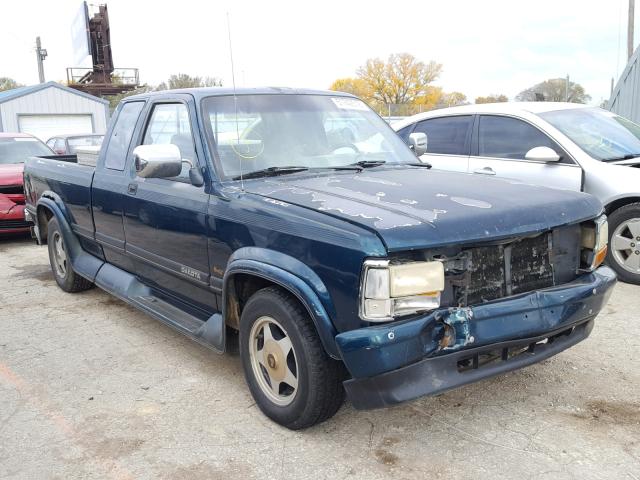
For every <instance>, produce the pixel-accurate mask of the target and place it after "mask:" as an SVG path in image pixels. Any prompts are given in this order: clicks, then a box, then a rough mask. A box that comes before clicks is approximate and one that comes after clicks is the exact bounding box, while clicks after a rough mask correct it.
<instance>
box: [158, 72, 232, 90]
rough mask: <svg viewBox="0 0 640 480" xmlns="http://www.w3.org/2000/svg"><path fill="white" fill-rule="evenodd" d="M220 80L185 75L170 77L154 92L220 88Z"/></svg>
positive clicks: (179, 74)
mask: <svg viewBox="0 0 640 480" xmlns="http://www.w3.org/2000/svg"><path fill="white" fill-rule="evenodd" d="M221 86H222V80H220V79H219V78H215V77H192V76H191V75H187V74H186V73H178V74H175V75H171V76H170V77H169V79H168V80H167V81H166V82H162V83H160V85H158V86H157V87H156V90H167V89H168V90H173V89H175V88H200V87H221Z"/></svg>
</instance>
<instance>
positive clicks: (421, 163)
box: [404, 162, 433, 168]
mask: <svg viewBox="0 0 640 480" xmlns="http://www.w3.org/2000/svg"><path fill="white" fill-rule="evenodd" d="M404 165H409V166H410V167H423V168H431V167H433V165H431V164H430V163H429V162H415V163H405V164H404Z"/></svg>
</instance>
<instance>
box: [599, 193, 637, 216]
mask: <svg viewBox="0 0 640 480" xmlns="http://www.w3.org/2000/svg"><path fill="white" fill-rule="evenodd" d="M637 202H640V197H625V198H619V199H618V200H614V201H613V202H611V203H610V204H608V205H606V206H605V207H604V211H605V213H606V214H607V215H611V212H613V211H615V210H617V209H619V208H620V207H624V206H625V205H629V204H630V203H637Z"/></svg>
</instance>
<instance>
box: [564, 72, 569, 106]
mask: <svg viewBox="0 0 640 480" xmlns="http://www.w3.org/2000/svg"><path fill="white" fill-rule="evenodd" d="M564 101H565V102H568V101H569V74H568V73H567V79H566V80H565V82H564Z"/></svg>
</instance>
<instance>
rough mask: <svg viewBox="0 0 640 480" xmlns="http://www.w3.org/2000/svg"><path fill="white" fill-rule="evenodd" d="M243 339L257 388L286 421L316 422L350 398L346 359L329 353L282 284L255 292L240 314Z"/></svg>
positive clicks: (267, 409)
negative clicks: (345, 383) (345, 377)
mask: <svg viewBox="0 0 640 480" xmlns="http://www.w3.org/2000/svg"><path fill="white" fill-rule="evenodd" d="M239 342H240V356H241V359H242V366H243V369H244V375H245V378H246V380H247V384H248V385H249V389H250V391H251V394H252V395H253V398H254V399H255V401H256V404H257V405H258V407H259V408H260V410H262V412H263V413H264V414H265V415H266V416H267V417H269V418H271V419H272V420H274V421H275V422H277V423H279V424H280V425H283V426H285V427H287V428H290V429H292V430H299V429H302V428H307V427H310V426H312V425H315V424H317V423H320V422H322V421H324V420H326V419H328V418H330V417H332V416H333V415H334V414H335V413H336V412H337V411H338V409H339V408H340V406H341V405H342V403H343V402H344V389H343V388H342V380H343V372H344V367H343V365H342V364H341V363H340V362H338V361H336V360H333V359H332V358H330V357H329V356H328V355H327V353H326V352H325V350H324V348H323V346H322V343H321V342H320V338H319V337H318V334H317V332H316V330H315V326H314V324H313V322H312V321H311V319H310V318H309V315H308V314H307V312H306V311H305V310H304V309H303V308H302V306H301V305H300V303H299V302H298V301H297V300H296V299H295V298H293V297H292V296H290V295H289V294H287V293H286V292H284V291H282V290H281V289H279V288H276V287H269V288H265V289H263V290H260V291H258V292H257V293H255V294H254V295H253V296H251V298H250V299H249V301H248V302H247V303H246V305H245V307H244V309H243V311H242V315H241V318H240V338H239Z"/></svg>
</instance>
